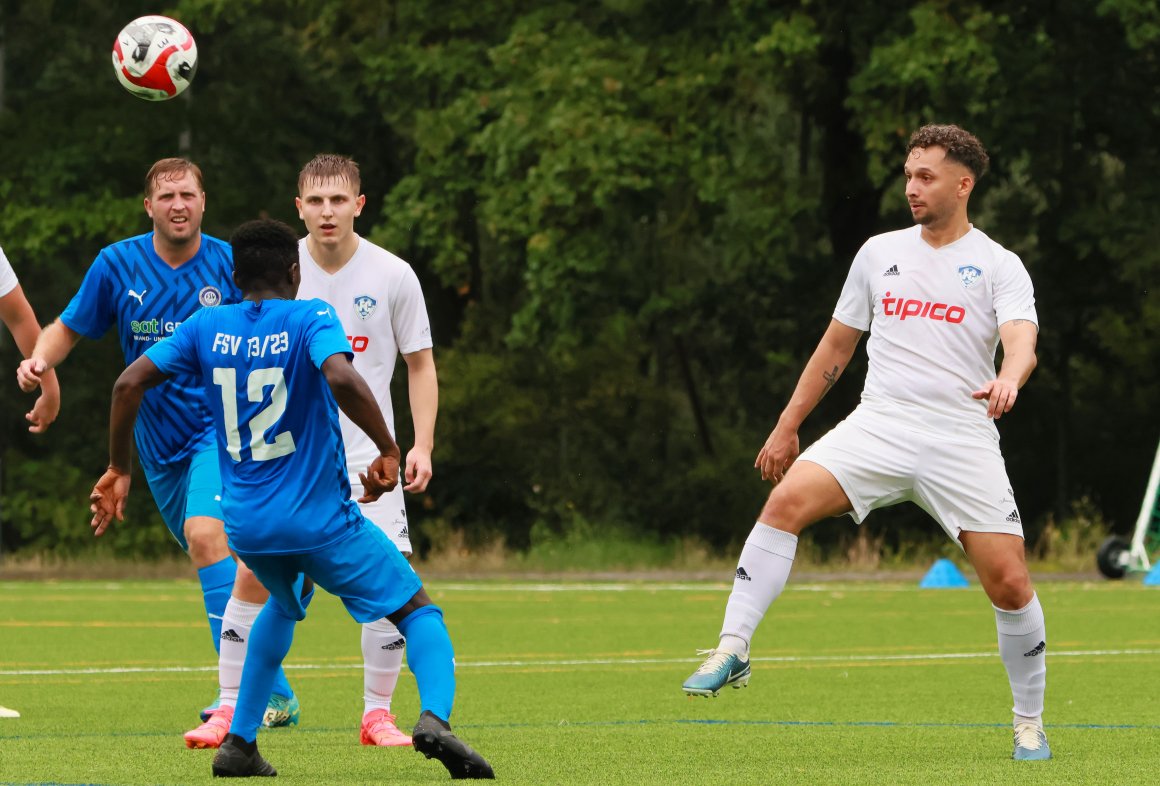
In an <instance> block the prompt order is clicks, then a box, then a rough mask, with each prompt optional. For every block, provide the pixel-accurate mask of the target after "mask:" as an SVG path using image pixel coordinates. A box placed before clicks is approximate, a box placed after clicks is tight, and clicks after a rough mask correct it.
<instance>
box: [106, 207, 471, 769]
mask: <svg viewBox="0 0 1160 786" xmlns="http://www.w3.org/2000/svg"><path fill="white" fill-rule="evenodd" d="M231 242H232V246H233V250H234V265H235V269H234V281H235V282H236V283H237V285H238V286H239V287H240V288H241V289H242V291H243V292H244V293H245V300H244V301H243V302H242V303H239V304H235V305H228V306H223V307H220V308H214V309H204V310H202V311H200V312H198V313H196V314H194V315H193V316H191V317H190V318H189V319H188V320H186V321H185V322H184V324H182V326H181V327H180V328H179V329H178V330H176V331H175V332H174V334H173V335H172V336H171V337H170V338H169V339H168V340H166V341H163V342H160V343H158V344H156V345H154V346H153V347H151V348H150V349H149V350H148V351H147V352H146V353H145V356H144V357H141V358H139V359H138V360H136V361H134V362H133V364H132V365H130V366H129V368H127V369H125V371H124V372H123V373H122V374H121V376H120V378H119V379H118V380H117V383H116V385H115V386H114V388H113V407H112V413H111V416H110V426H109V432H110V443H109V453H110V460H109V469H108V470H107V471H106V472H105V474H104V475H103V476H102V477H101V479H100V481H99V482H98V483H97V486H96V487H95V488H94V490H93V494H92V497H91V499H92V502H93V505H92V511H93V521H92V525H93V527H94V529H95V530H96V531H98V532H100V531H103V530H104V528H105V527H107V526H108V525H109V524H110V523H111V522H112V520H113V518H114V517H116V518H120V516H121V515H122V514H123V511H124V505H125V500H126V498H127V495H128V493H129V474H128V460H129V443H130V437H129V434H130V431H131V429H132V427H133V422H134V421H135V420H136V417H137V412H138V409H139V407H140V406H141V402H142V399H143V397H144V396H146V395H148V393H147V391H148V390H149V389H150V388H153V387H154V386H156V385H158V384H162V383H163V382H164V381H165V380H166V379H171V378H178V377H193V378H195V379H198V380H200V384H201V386H202V388H203V389H204V390H205V391H206V394H207V400H208V401H209V406H210V408H211V409H212V411H213V420H214V425H215V430H216V433H217V444H218V458H219V464H220V467H221V478H222V509H223V512H224V513H225V520H226V532H227V534H228V536H229V542H230V546H231V547H232V548H233V550H234V551H235V552H236V553H237V554H238V556H239V557H241V558H242V559H243V560H244V561H245V562H246V564H247V565H249V567H250V569H251V570H253V572H254V573H255V574H256V575H257V576H258V578H259V579H260V580H261V582H262V584H263V585H264V586H265V587H266V588H267V589H269V591H270V599H269V601H267V603H266V605H265V606H264V607H263V608H262V611H261V613H259V615H258V618H257V620H256V621H255V622H254V627H253V630H252V631H251V638H250V644H249V650H248V652H247V655H246V660H245V667H244V669H243V671H242V680H241V689H240V692H239V695H238V702H237V706H236V709H235V712H234V715H233V720H232V723H231V725H230V730H229V734H227V735H226V737H225V739H224V740H223V741H222V744H221V747H220V748H219V750H218V753H217V755H216V756H215V758H214V763H213V773H214V775H219V776H250V775H275V774H276V773H275V771H274V768H273V767H271V766H270V764H269V763H268V762H266V761H265V759H263V758H262V757H261V755H260V754H259V753H258V749H257V731H258V727H259V725H260V723H261V717H262V708H263V706H264V704H265V700H264V697H265V696H267V695H269V692H270V688H271V685H272V682H273V680H274V674H275V671H276V670H277V668H278V667H279V666H280V664H281V663H282V659H283V658H284V657H285V656H286V653H287V652H288V651H289V649H290V643H291V639H292V637H293V633H294V625H295V623H296V622H297V621H299V620H302V619H303V618H304V617H305V616H306V606H307V605H308V604H309V602H310V599H311V597H312V596H313V592H314V589H313V587H314V583H317V584H319V585H320V586H321V587H323V588H324V589H326V590H328V591H330V592H332V593H334V594H336V595H338V596H339V597H340V598H342V601H343V603H344V604H345V605H346V608H347V611H348V612H349V613H350V614H351V616H352V617H354V618H355V620H357V621H358V622H361V623H366V622H370V621H372V620H376V619H381V618H383V617H387V618H389V619H390V620H391V622H393V623H394V624H395V625H396V626H398V628H399V630H400V631H402V633H403V635H404V636H406V637H407V641H408V643H409V646H408V647H407V653H408V663H409V665H410V668H411V671H412V672H413V673H414V674H415V679H416V682H417V683H418V686H419V698H420V703H421V710H422V711H421V714H420V717H419V721H418V723H417V724H416V726H415V729H414V731H413V733H412V744H413V745H414V747H415V749H416V750H417V751H419V752H420V753H423V754H425V755H426V756H427V757H428V758H432V757H436V758H438V759H439V760H440V761H441V762H442V763H443V765H444V766H445V767H446V768H447V770H448V771H449V772H450V773H451V775H452V777H453V778H491V777H494V776H493V773H492V769H491V767H490V765H488V763H487V762H486V761H485V760H484V759H483V757H481V756H480V755H479V754H478V753H476V752H475V751H474V750H472V749H471V748H470V747H468V746H467V745H466V744H464V743H463V742H462V741H461V740H459V739H458V738H457V737H456V736H455V735H454V734H453V733H452V732H451V728H450V726H449V725H448V719H449V718H450V716H451V707H452V702H453V700H454V695H455V666H454V653H453V652H452V648H451V640H450V638H449V637H448V635H447V628H446V627H445V626H444V624H443V615H442V612H441V611H440V609H439V608H438V607H437V606H435V605H433V604H432V603H431V600H430V598H429V597H428V596H427V593H426V591H425V590H424V589H423V587H422V584H421V583H420V581H419V577H418V576H417V575H416V574H415V571H414V570H412V568H411V567H410V565H409V564H408V563H407V560H406V559H405V558H404V557H403V555H402V554H401V553H400V552H399V550H398V549H397V548H396V547H395V545H394V544H393V543H391V541H390V540H389V539H388V538H387V537H386V535H384V534H383V533H382V531H381V530H379V529H378V527H376V526H374V525H373V524H371V523H370V522H368V521H367V520H366V519H365V518H364V517H363V515H362V513H361V511H360V510H359V507H358V505H357V504H356V502H355V501H354V500H352V499H350V481H349V478H348V475H347V472H346V458H345V450H344V447H343V442H342V433H341V431H340V429H339V420H338V412H339V408H340V407H341V409H342V411H343V412H344V413H346V415H347V416H348V417H350V419H351V420H352V421H353V422H354V423H355V424H356V425H357V426H358V427H359V428H360V429H362V430H363V431H364V432H365V433H366V434H367V435H368V436H370V438H371V439H372V441H373V442H374V444H375V446H376V448H377V449H378V453H379V455H378V457H377V458H375V459H374V461H373V462H372V463H371V465H370V467H368V469H367V472H366V473H365V474H364V475H362V476H361V479H362V481H363V486H364V490H365V493H364V495H363V497H362V498H361V499H360V500H359V501H360V502H370V501H372V500H374V499H376V498H377V497H378V496H379V495H381V494H382V493H384V492H386V491H389V490H391V489H392V488H394V487H395V485H396V484H397V483H398V474H399V448H398V446H397V445H396V444H395V441H394V439H392V438H391V434H390V431H389V430H388V429H387V425H386V422H385V420H384V419H383V415H382V412H381V411H380V410H379V407H378V404H377V403H376V401H375V398H374V396H373V394H372V393H371V391H370V388H369V387H368V386H367V384H366V382H365V381H364V380H363V378H362V377H361V376H359V374H358V372H356V371H355V370H354V367H353V365H352V364H351V359H352V356H353V353H352V352H351V347H350V342H349V341H348V340H347V338H346V332H345V331H344V330H343V327H342V323H341V322H340V321H339V319H338V318H337V316H336V315H335V313H334V310H333V309H332V308H331V307H330V305H328V304H327V303H326V302H324V301H322V300H301V301H299V300H295V299H294V296H295V294H296V293H297V290H298V285H299V282H300V280H301V279H300V273H299V267H298V239H297V237H296V236H295V234H294V232H293V231H292V230H291V229H290V228H289V227H288V226H286V225H285V224H282V223H281V222H277V221H268V220H262V221H251V222H249V223H247V224H243V225H242V226H241V227H240V228H239V229H238V230H237V232H236V233H235V234H234V236H233V238H232V241H231Z"/></svg>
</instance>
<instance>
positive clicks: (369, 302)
mask: <svg viewBox="0 0 1160 786" xmlns="http://www.w3.org/2000/svg"><path fill="white" fill-rule="evenodd" d="M378 304H379V301H377V300H375V299H374V298H373V297H371V296H370V295H359V296H358V297H356V298H355V299H354V310H355V311H357V312H358V316H359V319H368V318H369V317H370V315H371V314H373V313H375V307H376V306H378Z"/></svg>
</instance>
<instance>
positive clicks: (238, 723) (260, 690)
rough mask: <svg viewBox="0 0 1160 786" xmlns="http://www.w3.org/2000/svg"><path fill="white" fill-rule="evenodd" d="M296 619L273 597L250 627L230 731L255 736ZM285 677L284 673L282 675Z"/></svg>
mask: <svg viewBox="0 0 1160 786" xmlns="http://www.w3.org/2000/svg"><path fill="white" fill-rule="evenodd" d="M313 595H314V592H313V591H311V593H310V595H308V596H307V597H306V599H305V600H304V601H303V603H302V605H303V607H304V608H305V606H306V605H307V604H309V603H310V598H311V597H312V596H313ZM297 624H298V623H297V620H294V619H292V618H291V617H288V616H286V614H285V612H283V611H282V607H281V606H279V605H278V604H277V603H275V602H274V601H273V600H272V599H271V600H268V601H266V605H265V606H263V607H262V610H261V611H260V612H259V613H258V618H257V619H256V620H254V627H252V628H250V645H249V648H248V649H247V650H246V663H245V665H244V666H242V684H241V687H240V689H239V690H238V703H237V706H235V707H234V719H233V721H232V722H231V723H230V731H231V732H232V733H234V734H237V735H238V736H239V737H241V738H242V739H244V740H246V741H247V742H253V741H254V740H256V739H257V738H258V727H259V726H261V725H262V716H263V715H264V714H265V713H266V703H267V702H268V701H269V699H270V691H271V690H272V689H273V687H274V679H275V677H276V675H277V673H278V671H279V670H280V668H281V666H282V661H283V659H284V658H285V657H286V653H287V652H289V651H290V643H291V642H292V641H294V626H295V625H297ZM283 679H285V677H283Z"/></svg>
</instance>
